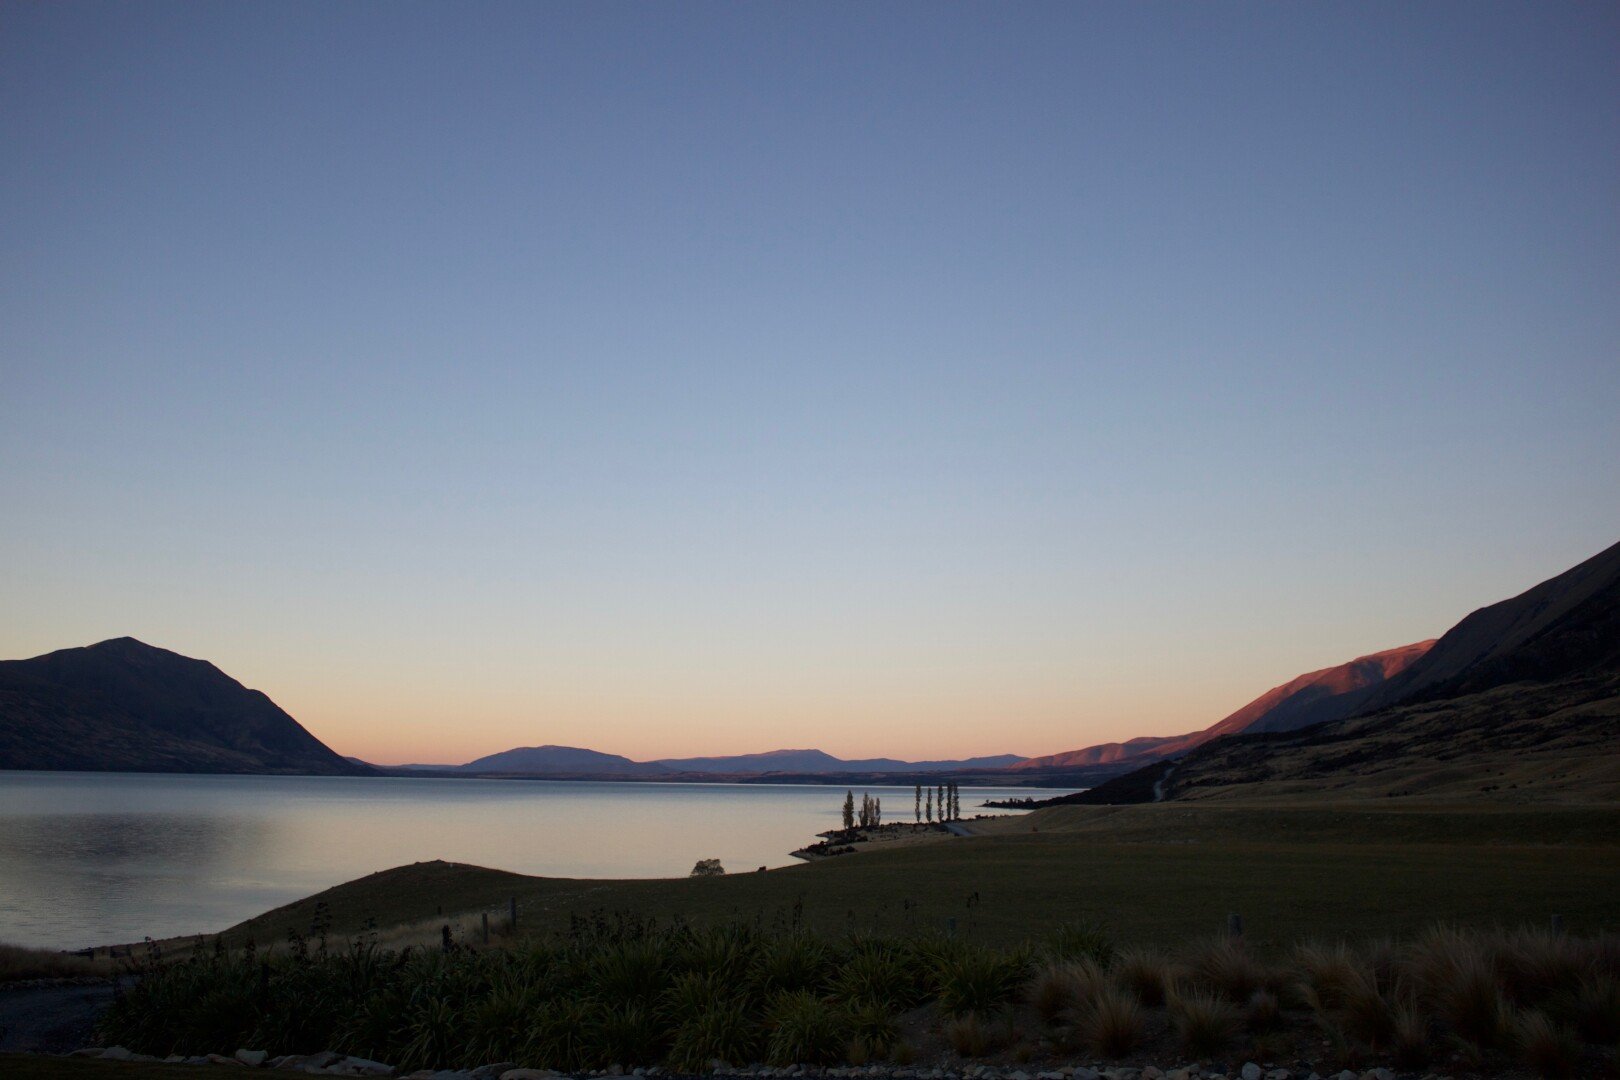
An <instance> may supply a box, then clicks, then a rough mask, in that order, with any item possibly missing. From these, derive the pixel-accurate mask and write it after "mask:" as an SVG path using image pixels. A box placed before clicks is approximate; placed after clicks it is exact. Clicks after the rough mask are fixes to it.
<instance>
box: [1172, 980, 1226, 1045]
mask: <svg viewBox="0 0 1620 1080" xmlns="http://www.w3.org/2000/svg"><path fill="white" fill-rule="evenodd" d="M1169 1004H1170V1023H1171V1026H1173V1027H1174V1028H1175V1031H1176V1038H1177V1039H1178V1040H1180V1042H1181V1047H1182V1049H1184V1050H1186V1051H1187V1052H1188V1053H1190V1054H1192V1055H1194V1056H1195V1057H1213V1056H1215V1055H1216V1054H1219V1053H1221V1052H1222V1051H1223V1050H1225V1049H1226V1048H1227V1046H1228V1045H1229V1044H1230V1043H1231V1042H1232V1040H1233V1039H1235V1038H1236V1037H1237V1034H1238V1031H1239V1030H1240V1029H1241V1028H1242V1026H1243V1014H1242V1013H1241V1012H1239V1011H1238V1009H1237V1006H1235V1005H1233V1004H1232V1003H1231V1002H1229V1001H1226V1000H1225V999H1223V998H1221V997H1219V996H1217V995H1215V994H1212V993H1209V992H1207V991H1203V990H1192V991H1188V992H1186V993H1180V992H1178V993H1176V994H1175V995H1174V996H1173V997H1171V998H1170V1002H1169Z"/></svg>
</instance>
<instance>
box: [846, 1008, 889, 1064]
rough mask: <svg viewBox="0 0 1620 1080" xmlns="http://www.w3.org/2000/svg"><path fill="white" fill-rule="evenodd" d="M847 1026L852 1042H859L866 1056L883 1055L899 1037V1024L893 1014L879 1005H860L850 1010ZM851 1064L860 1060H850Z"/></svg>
mask: <svg viewBox="0 0 1620 1080" xmlns="http://www.w3.org/2000/svg"><path fill="white" fill-rule="evenodd" d="M848 1016H849V1028H850V1031H851V1032H852V1033H853V1036H854V1042H855V1043H859V1044H860V1047H861V1049H862V1050H863V1051H865V1053H866V1055H867V1057H869V1058H870V1057H884V1056H886V1055H887V1054H888V1053H889V1050H890V1048H891V1047H893V1046H894V1044H895V1042H896V1041H897V1040H898V1039H899V1038H900V1024H899V1022H898V1021H896V1020H895V1018H894V1014H893V1013H891V1012H889V1010H887V1009H885V1008H883V1007H882V1006H881V1005H870V1004H868V1005H862V1006H860V1007H858V1008H855V1009H852V1010H850V1012H849V1014H848ZM850 1064H852V1065H859V1064H861V1062H857V1061H853V1060H852V1061H851V1062H850Z"/></svg>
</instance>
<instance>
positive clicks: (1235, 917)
mask: <svg viewBox="0 0 1620 1080" xmlns="http://www.w3.org/2000/svg"><path fill="white" fill-rule="evenodd" d="M1226 936H1227V937H1230V938H1240V937H1242V936H1243V916H1241V915H1239V914H1238V913H1237V912H1235V911H1234V912H1232V914H1230V915H1228V916H1227V917H1226Z"/></svg>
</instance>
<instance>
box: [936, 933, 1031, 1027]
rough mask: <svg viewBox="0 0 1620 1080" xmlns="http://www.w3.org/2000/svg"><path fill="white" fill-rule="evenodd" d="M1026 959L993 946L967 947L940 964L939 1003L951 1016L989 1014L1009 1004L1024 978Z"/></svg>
mask: <svg viewBox="0 0 1620 1080" xmlns="http://www.w3.org/2000/svg"><path fill="white" fill-rule="evenodd" d="M1023 967H1024V965H1023V962H1022V960H1021V959H1020V958H1018V957H1008V956H1004V955H1002V954H1000V953H996V952H992V951H991V950H989V949H982V948H977V947H966V948H963V949H961V950H959V951H958V952H957V953H956V955H954V956H951V957H948V958H947V959H945V960H944V961H943V962H942V963H941V964H940V966H939V970H938V973H937V977H938V980H939V1007H940V1009H941V1011H943V1012H944V1013H945V1014H946V1015H948V1016H961V1015H963V1014H964V1013H979V1014H985V1015H988V1014H990V1013H993V1012H996V1011H998V1010H1000V1009H1001V1008H1002V1007H1003V1006H1005V1005H1006V1004H1007V1003H1008V1002H1009V1001H1010V1000H1011V999H1012V997H1013V995H1014V994H1015V993H1016V992H1017V990H1018V985H1019V983H1020V982H1021V981H1022V978H1023Z"/></svg>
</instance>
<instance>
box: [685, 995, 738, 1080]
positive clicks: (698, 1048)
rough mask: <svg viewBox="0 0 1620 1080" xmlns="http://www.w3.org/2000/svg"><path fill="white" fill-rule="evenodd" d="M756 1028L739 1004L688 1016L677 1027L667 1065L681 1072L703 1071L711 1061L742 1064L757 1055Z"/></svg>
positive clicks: (727, 1003)
mask: <svg viewBox="0 0 1620 1080" xmlns="http://www.w3.org/2000/svg"><path fill="white" fill-rule="evenodd" d="M759 1045H760V1038H759V1029H758V1027H757V1025H755V1024H754V1022H753V1021H752V1020H751V1019H750V1018H749V1015H748V1009H747V1007H746V1006H745V1005H744V1004H743V1003H742V1002H740V1001H736V1000H730V1001H722V1002H718V1003H716V1004H714V1005H712V1006H711V1007H710V1008H708V1009H706V1010H704V1011H702V1012H700V1013H697V1014H695V1015H692V1016H688V1017H687V1018H686V1019H684V1020H683V1021H682V1022H681V1023H680V1026H679V1027H677V1028H676V1031H675V1040H674V1042H673V1043H672V1044H671V1046H670V1049H669V1063H670V1065H671V1066H673V1067H674V1068H676V1069H679V1070H680V1071H682V1072H702V1071H704V1070H705V1069H707V1068H708V1067H709V1062H711V1061H722V1062H725V1063H726V1064H728V1065H741V1064H744V1063H745V1062H748V1061H752V1060H754V1058H755V1057H757V1056H758V1054H759Z"/></svg>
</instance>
